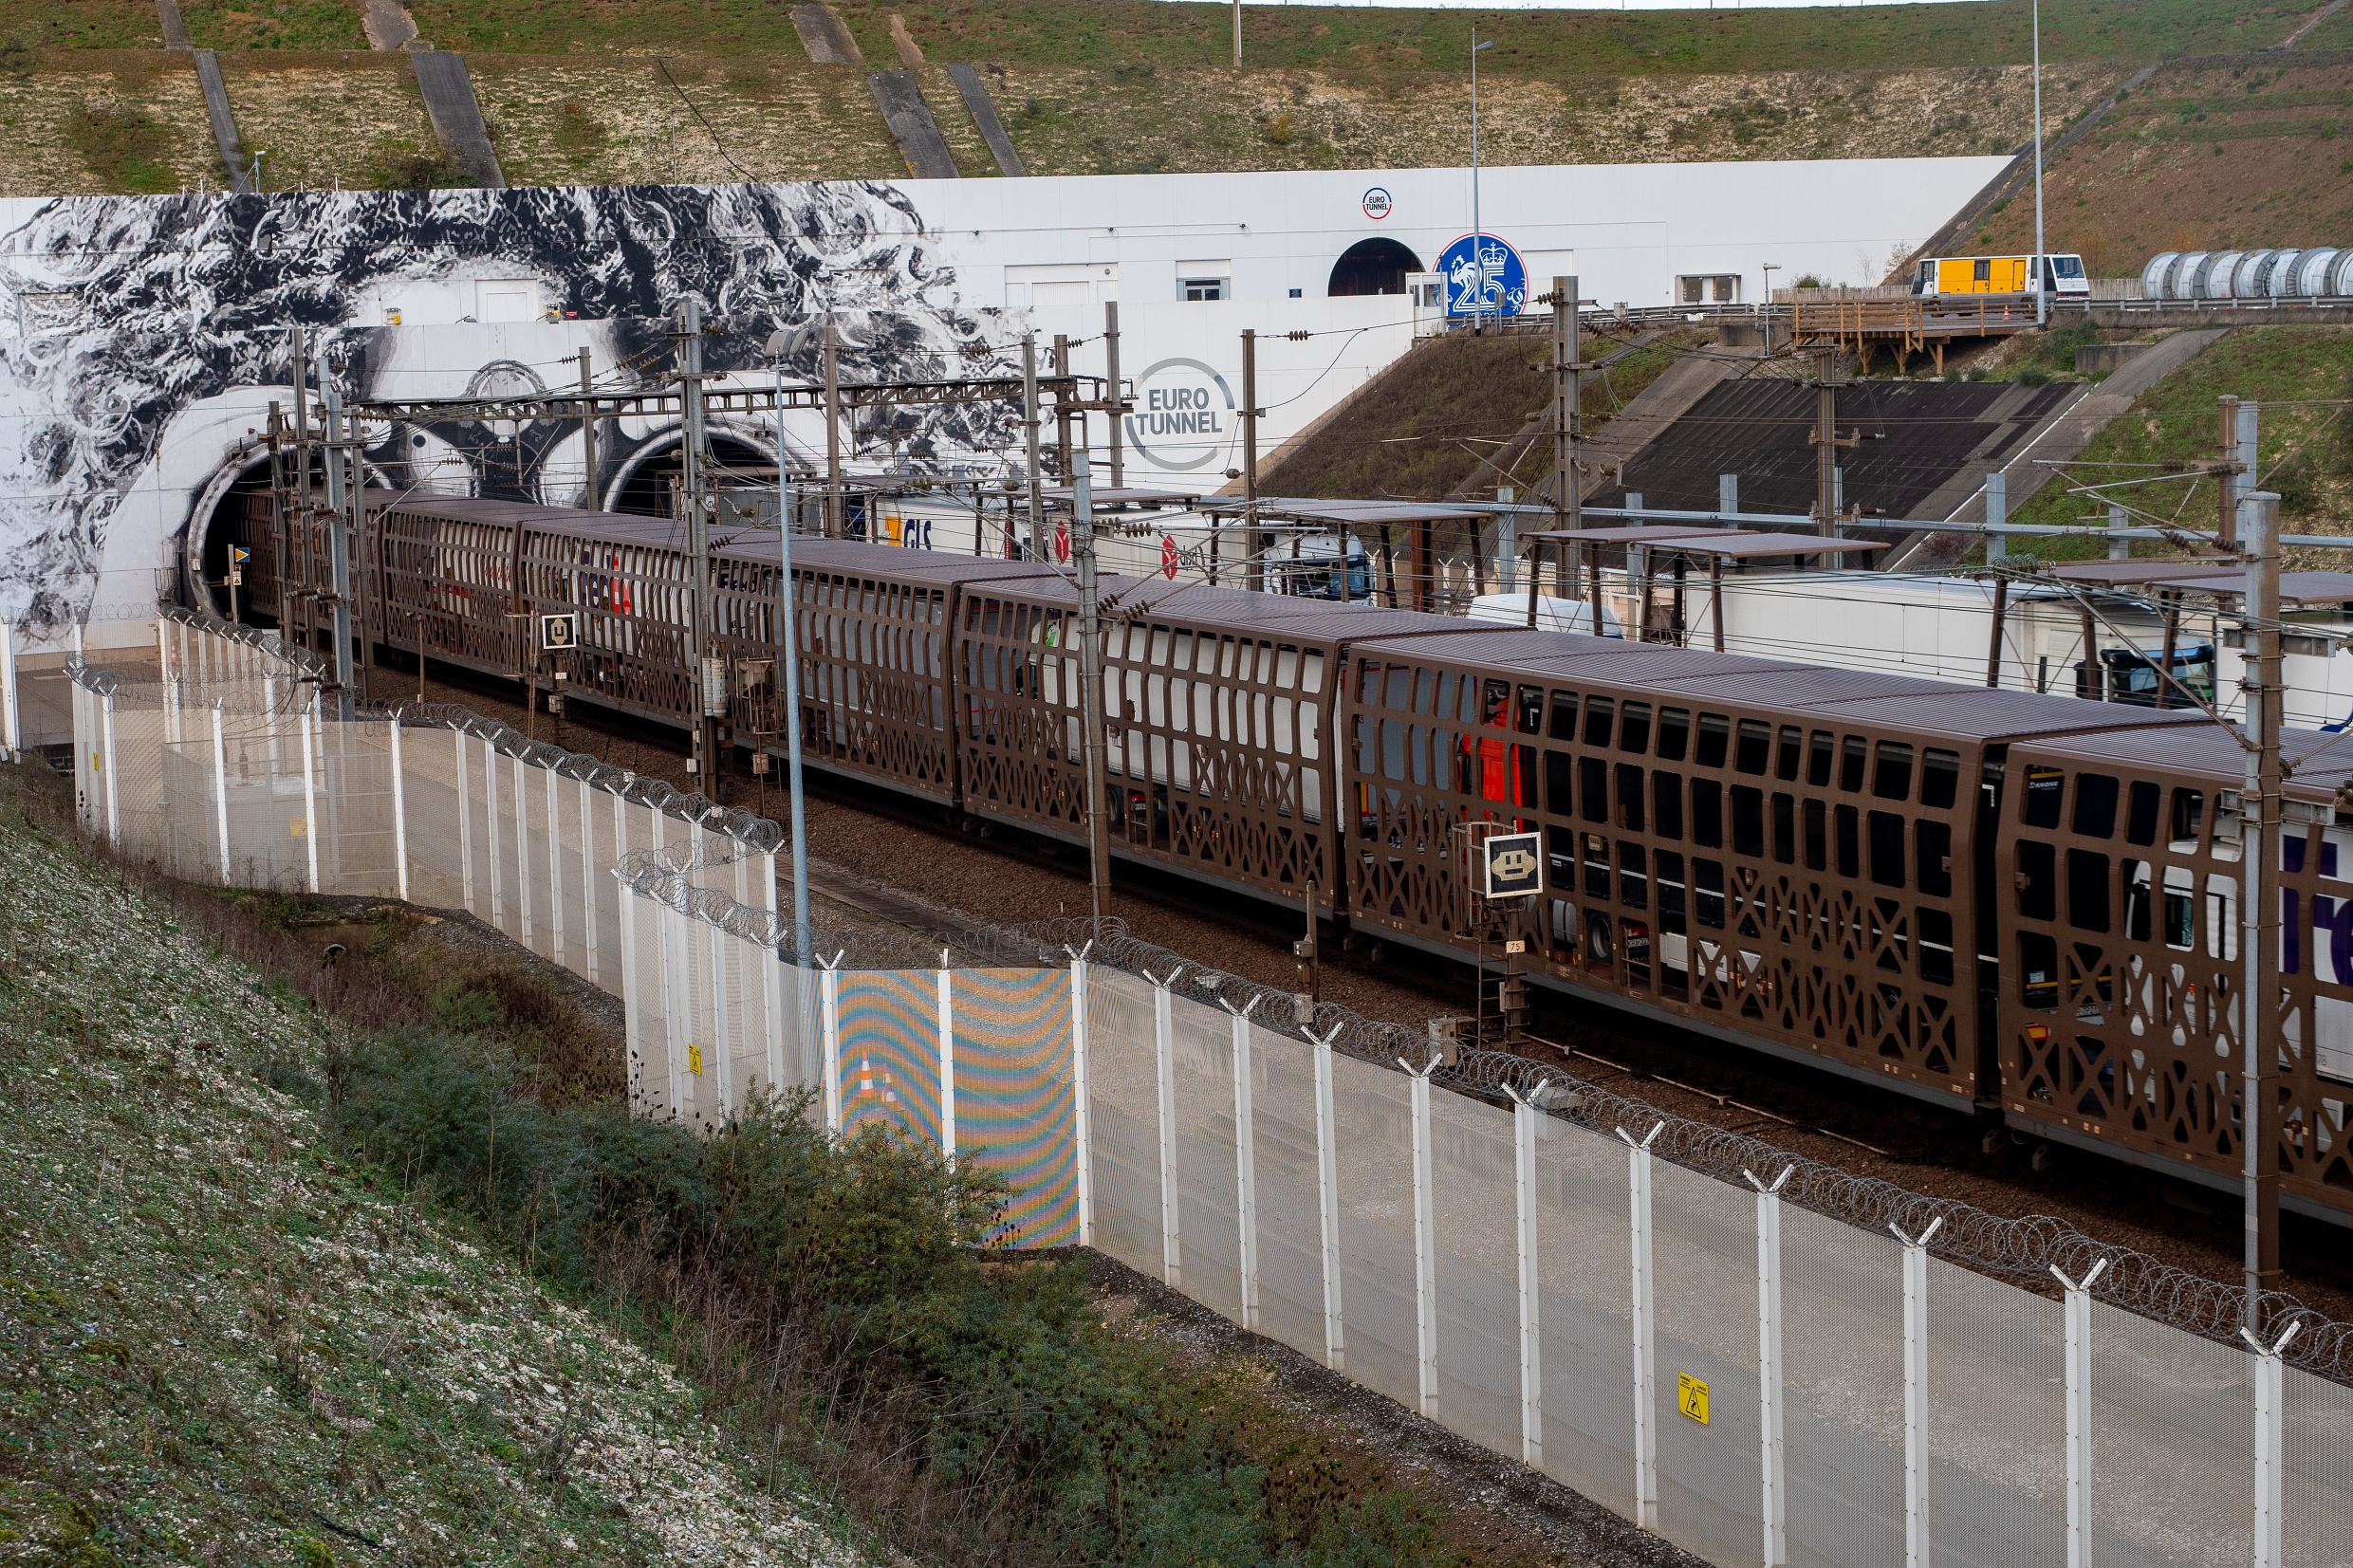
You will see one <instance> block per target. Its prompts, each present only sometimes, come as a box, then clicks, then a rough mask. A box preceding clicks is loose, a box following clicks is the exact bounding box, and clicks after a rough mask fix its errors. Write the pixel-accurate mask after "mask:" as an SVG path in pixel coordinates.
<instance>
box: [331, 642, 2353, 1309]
mask: <svg viewBox="0 0 2353 1568" xmlns="http://www.w3.org/2000/svg"><path fill="white" fill-rule="evenodd" d="M379 679H380V682H389V683H391V684H392V686H393V687H394V688H395V689H396V690H397V689H398V683H399V682H401V681H403V680H406V681H408V682H411V683H412V684H411V685H410V686H409V687H408V688H407V690H412V691H413V690H415V688H414V685H413V682H414V680H415V676H414V675H406V676H403V675H401V674H399V673H397V672H394V671H384V670H380V673H379ZM378 694H379V695H380V696H390V695H392V694H393V692H392V691H380V692H379V693H378ZM425 694H426V695H428V696H429V697H432V698H434V699H435V700H441V701H450V702H456V703H461V704H464V705H466V706H468V707H471V708H473V709H475V710H477V711H480V712H483V713H485V714H487V715H490V716H492V717H496V718H499V719H502V720H504V721H505V722H507V723H509V724H512V725H515V726H517V727H518V728H522V727H526V726H528V727H532V728H534V729H535V730H536V732H537V733H538V734H539V735H540V736H541V737H542V738H544V739H549V740H553V741H555V742H557V743H558V744H561V745H565V746H567V747H573V748H575V749H579V750H583V751H587V752H590V753H593V754H596V755H598V756H600V757H602V759H603V760H605V761H607V762H609V763H612V764H614V765H616V766H623V767H628V768H631V769H633V770H635V771H638V772H640V773H644V774H649V775H651V776H654V777H658V778H663V779H666V780H668V781H669V782H670V783H672V784H676V785H678V786H679V787H681V788H685V787H690V786H692V785H693V784H702V785H703V787H704V788H705V790H706V792H709V783H710V782H709V781H695V780H693V779H691V778H690V775H689V774H688V773H687V770H686V762H687V744H686V740H685V737H684V736H682V735H676V734H674V733H673V732H671V731H669V730H667V729H663V728H662V727H659V726H656V725H652V724H647V723H643V722H640V721H637V720H632V719H629V718H626V717H623V716H620V715H614V714H610V713H606V712H603V711H600V710H593V709H589V708H587V707H586V705H581V704H575V705H573V712H572V714H571V715H570V716H569V717H567V718H566V719H565V721H564V722H563V723H562V724H561V725H560V726H558V725H556V723H555V721H553V720H551V719H550V718H549V717H548V716H547V714H545V713H539V714H532V713H528V712H527V711H526V710H525V709H524V707H523V705H522V704H521V703H520V702H518V701H517V700H516V698H515V696H514V694H513V692H512V689H511V688H504V689H502V686H501V683H499V682H497V681H495V680H492V679H490V678H487V677H483V676H479V675H476V674H473V673H469V672H463V671H458V670H449V669H444V668H442V667H440V666H438V665H436V666H435V667H434V668H433V670H432V671H431V672H430V673H429V677H428V681H427V686H426V692H425ZM718 784H719V789H720V791H721V793H722V795H723V797H724V802H725V803H727V804H730V805H734V806H739V807H744V808H748V809H751V810H754V811H758V812H760V813H761V814H763V815H768V816H771V817H774V818H776V819H778V820H782V819H783V817H784V815H785V802H784V796H783V791H782V787H781V779H780V777H779V776H778V775H776V774H770V775H769V776H768V777H767V778H766V779H760V778H755V777H753V776H750V775H745V774H740V773H739V774H733V775H730V776H726V777H724V778H722V779H721V780H720V781H718ZM808 809H809V816H810V839H811V843H812V850H813V853H812V857H811V864H810V876H809V883H810V892H811V895H813V896H814V897H815V898H817V899H819V900H821V901H824V902H826V903H830V904H832V905H834V906H835V907H836V908H837V909H839V910H841V911H844V912H850V913H854V914H855V915H857V916H860V917H862V918H863V919H865V920H870V921H875V922H880V923H882V924H886V925H889V926H893V927H898V928H900V929H903V930H907V931H913V932H918V933H920V934H923V935H925V936H928V937H931V938H933V939H935V940H937V941H940V942H942V943H943V944H953V943H954V940H955V939H956V937H957V936H958V934H959V933H961V932H965V931H967V930H970V929H972V928H973V927H976V926H982V925H990V924H1018V923H1022V922H1025V921H1028V920H1033V919H1043V918H1047V917H1050V916H1053V915H1056V914H1067V913H1082V912H1083V911H1084V908H1085V907H1086V902H1087V897H1088V890H1087V883H1086V879H1085V871H1084V857H1083V856H1082V855H1081V854H1080V853H1078V852H1077V851H1074V850H1072V849H1070V848H1068V847H1066V846H1063V845H1059V844H1055V843H1052V842H1048V841H1042V840H1037V839H1031V838H1029V837H1028V835H1025V834H1022V833H1020V832H1018V831H1016V830H1010V829H1002V828H999V829H993V830H991V829H985V828H984V827H983V825H982V824H979V823H977V822H974V821H971V820H959V819H956V818H953V817H951V816H950V815H949V814H948V813H946V812H944V811H941V810H937V809H925V808H920V807H917V806H915V805H913V804H910V803H907V802H899V801H896V800H891V799H887V798H882V797H880V796H878V795H877V793H876V792H873V791H865V790H858V789H856V788H854V787H853V786H848V785H845V784H842V783H840V782H839V781H836V780H833V779H830V778H829V777H828V776H826V775H824V774H821V773H814V772H813V773H811V774H810V775H809V792H808ZM1115 911H1116V913H1119V914H1121V916H1122V917H1124V918H1125V919H1126V920H1127V921H1128V922H1129V924H1130V926H1131V928H1132V929H1133V930H1134V931H1135V932H1137V934H1139V935H1140V936H1143V937H1145V938H1146V939H1148V940H1151V941H1154V942H1158V943H1159V944H1161V945H1163V946H1165V947H1167V948H1169V949H1171V950H1175V951H1177V952H1180V953H1183V954H1185V955H1186V956H1188V957H1189V958H1191V959H1192V960H1194V961H1195V962H1196V963H1201V964H1205V965H1208V966H1211V967H1213V968H1221V969H1225V970H1228V971H1230V972H1232V973H1235V974H1239V975H1242V976H1244V977H1246V978H1249V979H1251V980H1255V981H1258V982H1260V983H1262V984H1269V985H1276V986H1281V987H1285V988H1291V987H1293V985H1294V984H1295V980H1294V977H1295V974H1296V965H1297V961H1296V959H1295V958H1294V956H1293V954H1292V951H1291V946H1290V944H1291V942H1292V940H1293V938H1295V937H1296V936H1297V935H1298V934H1299V932H1295V931H1292V930H1290V929H1288V926H1286V925H1283V924H1280V923H1278V920H1277V914H1278V913H1280V912H1278V911H1276V910H1275V909H1274V907H1273V906H1270V905H1255V904H1252V903H1251V902H1250V901H1247V900H1243V899H1239V898H1224V897H1215V896H1204V895H1203V893H1202V891H1201V890H1200V889H1198V888H1197V887H1195V886H1193V885H1190V884H1186V883H1184V882H1181V881H1179V880H1177V878H1175V877H1171V876H1164V875H1161V874H1158V873H1156V872H1154V871H1151V870H1150V869H1148V868H1134V867H1127V866H1122V867H1121V871H1120V874H1119V888H1118V895H1117V902H1116V906H1115ZM1324 954H1325V957H1324V961H1323V965H1322V972H1321V976H1320V979H1321V982H1322V994H1323V995H1324V997H1325V999H1326V1000H1330V1001H1334V1002H1337V1003H1339V1004H1341V1005H1344V1006H1348V1007H1351V1008H1353V1009H1355V1010H1356V1011H1358V1012H1360V1013H1363V1014H1365V1015H1366V1016H1368V1017H1376V1018H1382V1019H1390V1020H1395V1021H1398V1022H1401V1023H1405V1024H1410V1025H1412V1026H1414V1027H1417V1028H1418V1027H1420V1026H1421V1024H1422V1023H1423V1022H1424V1021H1425V1020H1427V1019H1429V1018H1431V1017H1434V1016H1442V1015H1450V1014H1459V1013H1463V1012H1467V1011H1469V1010H1470V1009H1471V1007H1472V1006H1473V997H1474V989H1473V985H1474V983H1473V979H1472V977H1471V974H1470V971H1469V969H1468V968H1466V967H1463V966H1460V965H1455V964H1453V963H1450V962H1448V961H1446V960H1442V959H1437V958H1435V957H1432V956H1430V955H1427V954H1422V953H1418V952H1416V951H1414V950H1410V949H1405V948H1402V947H1400V946H1397V945H1390V946H1389V947H1388V948H1387V949H1386V950H1383V951H1380V952H1379V953H1378V954H1376V953H1375V952H1374V951H1372V950H1371V945H1369V944H1367V945H1362V946H1359V945H1353V944H1352V945H1348V946H1346V947H1345V948H1343V944H1341V943H1337V942H1329V941H1327V942H1325V944H1324ZM1531 1003H1532V1004H1533V1006H1534V1019H1533V1023H1532V1024H1531V1027H1530V1028H1529V1031H1528V1039H1527V1041H1526V1042H1525V1044H1524V1045H1523V1046H1522V1050H1523V1051H1524V1053H1525V1054H1526V1055H1528V1056H1529V1057H1530V1058H1531V1059H1534V1060H1538V1061H1552V1062H1557V1063H1558V1064H1559V1065H1560V1066H1561V1067H1562V1069H1563V1071H1564V1072H1565V1073H1567V1074H1569V1075H1571V1076H1574V1077H1577V1078H1580V1079H1587V1080H1590V1081H1594V1082H1597V1083H1599V1084H1602V1085H1603V1086H1605V1087H1607V1088H1609V1089H1610V1090H1612V1091H1613V1092H1615V1093H1619V1094H1621V1095H1627V1096H1630V1097H1631V1098H1640V1099H1641V1100H1643V1101H1644V1102H1646V1103H1648V1104H1651V1105H1653V1106H1655V1107H1657V1109H1658V1111H1659V1112H1660V1113H1661V1114H1663V1115H1670V1116H1681V1117H1684V1118H1687V1119H1690V1120H1693V1121H1698V1122H1703V1123H1706V1124H1708V1125H1711V1126H1715V1127H1720V1128H1723V1129H1724V1130H1726V1131H1728V1132H1736V1133H1739V1134H1744V1135H1746V1136H1749V1137H1752V1138H1755V1139H1757V1140H1759V1141H1761V1142H1765V1143H1769V1144H1771V1145H1773V1146H1775V1147H1777V1148H1781V1149H1784V1150H1787V1151H1788V1153H1792V1154H1796V1155H1802V1156H1804V1157H1806V1158H1810V1159H1815V1160H1820V1161H1823V1162H1825V1163H1827V1164H1832V1165H1836V1166H1839V1167H1841V1168H1843V1169H1845V1170H1848V1171H1854V1172H1856V1173H1857V1174H1860V1175H1865V1176H1873V1177H1878V1178H1880V1179H1883V1180H1886V1181H1890V1182H1893V1183H1896V1184H1898V1185H1899V1186H1902V1187H1905V1188H1907V1189H1910V1190H1915V1191H1918V1192H1923V1193H1926V1194H1928V1195H1931V1196H1935V1197H1942V1198H1950V1199H1955V1200H1957V1201H1961V1202H1965V1203H1969V1204H1972V1205H1974V1206H1975V1207H1977V1208H1982V1209H1985V1210H1987V1211H1989V1212H1992V1213H1995V1214H2000V1215H2005V1216H2023V1215H2028V1214H2037V1213H2042V1214H2051V1215H2054V1216H2056V1217H2058V1218H2060V1219H2062V1220H2065V1221H2066V1222H2067V1223H2068V1224H2070V1225H2073V1226H2075V1227H2078V1228H2080V1229H2082V1230H2084V1231H2085V1232H2086V1233H2088V1234H2092V1235H2098V1236H2103V1237H2107V1238H2110V1239H2113V1240H2114V1241H2115V1242H2117V1243H2118V1244H2119V1245H2124V1246H2130V1247H2134V1248H2136V1249H2138V1250H2140V1251H2142V1252H2146V1253H2148V1254H2150V1255H2152V1256H2155V1257H2158V1258H2161V1259H2163V1260H2165V1261H2167V1262H2169V1263H2172V1264H2176V1265H2177V1266H2180V1267H2182V1268H2186V1269H2189V1270H2191V1271H2193V1272H2196V1273H2197V1274H2200V1275H2203V1276H2206V1277H2208V1278H2211V1279H2214V1280H2218V1281H2224V1282H2235V1281H2236V1279H2237V1278H2238V1274H2239V1269H2240V1266H2241V1264H2240V1256H2239V1250H2238V1246H2239V1237H2240V1227H2239V1214H2238V1210H2237V1208H2236V1206H2235V1204H2234V1203H2233V1202H2232V1200H2231V1199H2230V1198H2229V1197H2228V1196H2227V1195H2225V1194H2220V1193H2215V1192H2212V1191H2208V1190H2201V1189H2198V1188H2196V1187H2193V1186H2191V1185H2190V1184H2188V1183H2186V1182H2182V1181H2179V1180H2177V1179H2175V1178H2172V1177H2168V1176H2164V1175H2161V1174H2158V1173H2155V1172H2150V1171H2142V1170H2138V1169H2135V1168H2133V1167H2130V1166H2127V1165H2125V1164H2123V1163H2121V1161H2113V1160H2107V1159H2103V1158H2101V1157H2098V1156H2095V1155H2091V1154H2087V1153H2081V1152H2077V1151H2072V1150H2060V1149H2059V1148H2058V1147H2057V1146H2055V1145H2046V1144H2039V1143H2036V1142H2034V1141H2032V1140H2029V1139H2023V1138H2020V1137H2017V1136H2015V1135H2013V1134H2010V1133H2009V1132H2007V1131H2006V1130H2003V1129H2001V1128H1999V1127H1998V1126H1995V1125H1992V1124H1990V1123H1988V1122H1985V1121H1983V1120H1981V1119H1973V1118H1971V1117H1968V1116H1962V1115H1958V1114H1956V1113H1954V1112H1951V1111H1946V1110H1942V1109H1940V1108H1938V1107H1936V1106H1934V1105H1926V1104H1923V1103H1921V1102H1920V1101H1919V1100H1918V1099H1916V1098H1908V1097H1905V1096H1902V1095H1899V1094H1895V1093H1892V1092H1889V1091H1887V1090H1883V1089H1879V1088H1877V1087H1875V1086H1873V1085H1871V1084H1867V1083H1856V1082H1850V1081H1848V1080H1845V1079H1832V1078H1829V1077H1827V1076H1825V1075H1824V1074H1821V1073H1819V1072H1817V1071H1812V1070H1809V1069H1808V1068H1807V1067H1806V1066H1805V1065H1804V1064H1802V1063H1796V1062H1785V1061H1780V1060H1779V1059H1776V1058H1771V1057H1768V1056H1765V1055H1763V1054H1761V1053H1757V1052H1752V1051H1747V1050H1743V1049H1741V1048H1740V1047H1737V1046H1732V1045H1728V1044H1725V1043H1722V1042H1716V1041H1713V1040H1709V1039H1707V1038H1705V1037H1701V1036H1698V1035H1694V1034H1689V1033H1686V1032H1684V1031H1681V1030H1677V1029H1674V1028H1672V1027H1667V1026H1658V1027H1643V1026H1640V1024H1639V1022H1638V1021H1633V1020H1629V1019H1627V1018H1625V1017H1624V1016H1623V1015H1621V1014H1618V1013H1616V1012H1614V1011H1611V1010H1607V1009H1604V1008H1602V1007H1599V1006H1590V1005H1588V1006H1580V1005H1578V1004H1577V1002H1576V1000H1575V999H1574V998H1573V997H1564V996H1559V995H1553V994H1548V993H1546V992H1543V991H1541V990H1535V989H1532V988H1531ZM2284 1235H2285V1243H2286V1247H2287V1264H2288V1273H2289V1281H2288V1288H2290V1289H2292V1290H2293V1291H2295V1292H2296V1293H2297V1294H2298V1295H2300V1296H2301V1297H2302V1298H2303V1299H2304V1300H2305V1301H2307V1303H2308V1304H2310V1305H2312V1306H2314V1307H2315V1308H2317V1309H2319V1310H2321V1311H2324V1312H2327V1313H2330V1314H2331V1315H2332V1316H2338V1317H2353V1260H2348V1259H2344V1258H2343V1257H2342V1254H2343V1252H2344V1248H2343V1245H2342V1244H2343V1235H2344V1233H2343V1231H2342V1230H2341V1229H2339V1228H2338V1227H2332V1226H2329V1225H2326V1224H2325V1223H2323V1222H2319V1221H2314V1220H2309V1219H2303V1218H2298V1217H2295V1216H2289V1217H2288V1219H2287V1222H2286V1228H2285V1233H2284Z"/></svg>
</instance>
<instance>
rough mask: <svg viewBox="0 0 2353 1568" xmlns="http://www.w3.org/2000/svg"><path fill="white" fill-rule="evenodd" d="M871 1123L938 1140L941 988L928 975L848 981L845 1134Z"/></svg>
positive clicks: (867, 974)
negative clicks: (939, 989)
mask: <svg viewBox="0 0 2353 1568" xmlns="http://www.w3.org/2000/svg"><path fill="white" fill-rule="evenodd" d="M869 1122H875V1123H880V1125H882V1126H885V1127H888V1128H890V1129H891V1130H892V1131H893V1132H895V1133H899V1134H902V1135H904V1136H907V1137H912V1138H918V1139H921V1140H922V1141H923V1142H926V1143H929V1144H931V1145H933V1146H934V1147H936V1146H937V1145H938V1143H939V991H938V977H937V976H936V974H934V973H932V972H931V971H929V970H925V969H865V970H850V971H846V972H844V973H843V976H842V1131H843V1133H844V1134H852V1133H855V1132H857V1131H858V1130H859V1129H860V1128H862V1127H863V1126H865V1125H866V1124H867V1123H869Z"/></svg>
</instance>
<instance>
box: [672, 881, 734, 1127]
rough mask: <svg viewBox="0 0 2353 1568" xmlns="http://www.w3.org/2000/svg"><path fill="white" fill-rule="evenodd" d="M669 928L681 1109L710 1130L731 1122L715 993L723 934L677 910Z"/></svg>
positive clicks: (723, 1050)
mask: <svg viewBox="0 0 2353 1568" xmlns="http://www.w3.org/2000/svg"><path fill="white" fill-rule="evenodd" d="M670 928H671V961H672V962H673V963H674V964H675V965H676V974H675V975H674V976H673V977H672V980H671V986H672V988H673V989H674V990H675V991H676V995H677V1005H676V1014H675V1019H676V1030H677V1034H678V1037H679V1039H680V1041H681V1042H682V1044H681V1045H680V1047H679V1049H681V1050H682V1051H683V1052H684V1054H685V1058H686V1074H685V1077H684V1078H682V1079H676V1081H677V1083H678V1086H679V1090H680V1102H681V1103H680V1111H681V1113H682V1114H683V1115H684V1116H686V1118H687V1119H689V1120H691V1121H693V1122H694V1123H695V1125H696V1126H698V1127H701V1128H705V1129H709V1128H713V1127H716V1126H717V1125H718V1124H719V1123H720V1122H722V1121H724V1120H725V1119H726V1118H727V1101H726V1097H725V1093H724V1090H723V1084H724V1081H725V1080H724V1079H723V1078H722V1076H721V1075H722V1073H723V1072H724V1070H725V1068H724V1064H725V1063H726V1061H727V1053H726V1050H725V1048H724V1045H723V1043H722V1035H721V1018H720V1015H719V1012H718V1010H717V1009H716V1008H714V1007H713V1000H714V999H713V996H712V989H711V957H712V952H713V949H714V947H715V946H716V943H715V942H714V940H713V938H715V937H716V936H717V935H718V933H717V932H715V931H713V929H712V928H711V927H709V926H707V925H705V924H703V923H702V922H701V921H700V920H690V919H687V918H686V917H684V916H683V915H680V914H678V913H676V912H672V913H671V914H670ZM674 1077H675V1075H674Z"/></svg>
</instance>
